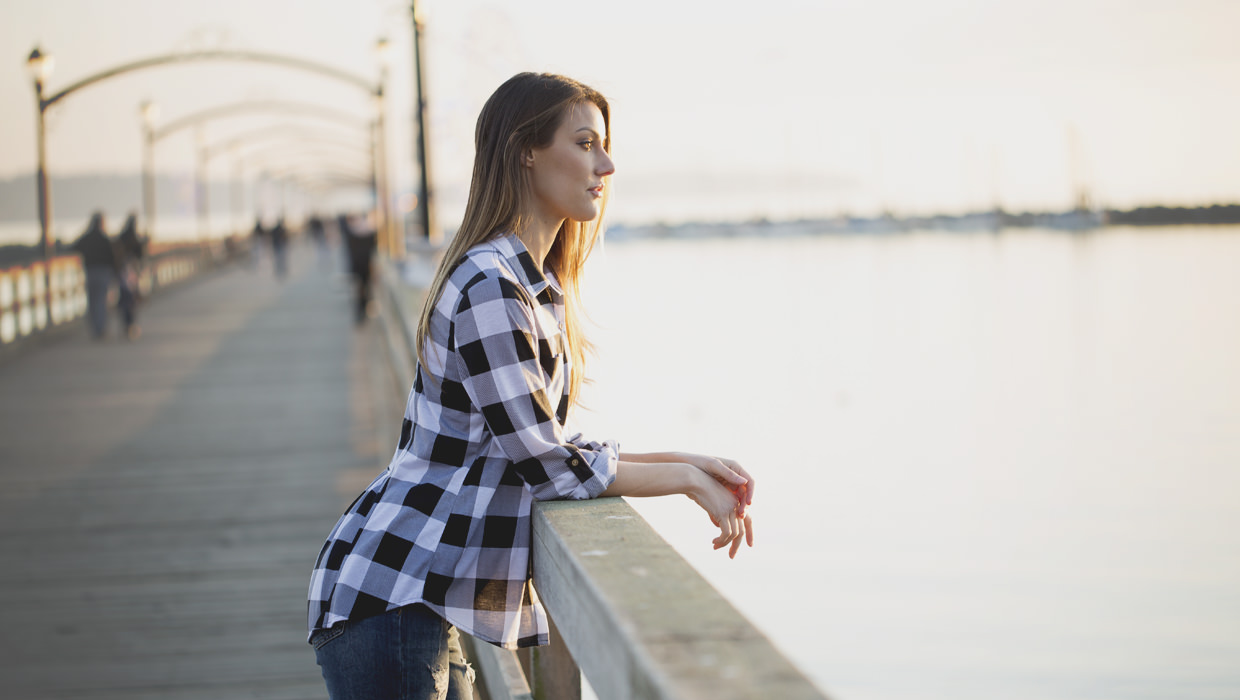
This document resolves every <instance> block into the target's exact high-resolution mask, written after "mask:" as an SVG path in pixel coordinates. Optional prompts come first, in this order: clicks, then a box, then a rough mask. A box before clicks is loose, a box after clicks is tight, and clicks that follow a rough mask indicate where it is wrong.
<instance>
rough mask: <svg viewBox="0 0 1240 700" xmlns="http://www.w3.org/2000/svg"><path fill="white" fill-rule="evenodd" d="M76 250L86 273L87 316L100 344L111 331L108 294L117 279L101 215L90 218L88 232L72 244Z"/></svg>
mask: <svg viewBox="0 0 1240 700" xmlns="http://www.w3.org/2000/svg"><path fill="white" fill-rule="evenodd" d="M73 249H74V250H76V251H77V252H78V254H79V255H81V256H82V267H83V268H85V269H86V315H87V318H88V319H89V321H90V333H91V336H92V337H93V338H95V340H101V339H103V337H104V336H105V335H106V334H107V330H108V292H109V291H111V288H112V280H114V279H116V271H117V268H116V253H115V251H113V250H112V242H111V241H109V240H108V234H107V232H106V231H105V230H104V219H103V213H102V212H98V211H97V212H95V213H94V214H91V217H90V223H89V224H87V226H86V231H84V232H83V233H82V235H81V236H79V237H78V239H77V240H76V241H74V242H73Z"/></svg>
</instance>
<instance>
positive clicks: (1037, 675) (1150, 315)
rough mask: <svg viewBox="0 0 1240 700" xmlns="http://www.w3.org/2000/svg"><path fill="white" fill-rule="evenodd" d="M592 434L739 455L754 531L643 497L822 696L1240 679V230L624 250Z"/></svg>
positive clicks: (1236, 688)
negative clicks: (736, 543)
mask: <svg viewBox="0 0 1240 700" xmlns="http://www.w3.org/2000/svg"><path fill="white" fill-rule="evenodd" d="M591 267H592V269H591V270H590V279H589V280H588V283H589V285H590V286H589V287H588V288H587V289H586V298H587V304H588V307H589V310H590V314H591V316H592V318H593V319H594V320H595V321H596V322H597V323H598V324H599V325H600V326H601V327H600V328H599V329H597V330H595V332H594V333H593V335H592V337H593V339H594V340H595V341H596V343H597V344H598V345H599V347H600V355H599V357H598V358H597V359H596V360H595V361H594V363H593V365H592V372H591V373H592V375H593V377H594V379H595V380H596V383H595V384H594V385H593V386H592V387H591V388H589V389H588V391H587V393H586V395H585V400H586V402H587V403H588V404H589V405H590V408H591V409H592V411H591V412H589V413H585V414H583V415H582V416H581V423H582V427H583V428H584V429H585V430H586V432H587V434H589V435H592V436H597V437H613V436H614V437H617V438H619V439H620V440H621V444H622V446H623V447H624V448H625V449H628V450H633V451H644V450H662V449H683V450H694V451H702V452H713V453H716V454H721V455H727V456H732V457H735V458H737V459H740V460H741V461H742V463H743V464H745V465H747V467H748V468H749V469H750V471H751V472H752V473H753V474H754V475H755V477H756V480H757V482H758V490H757V499H756V501H755V507H754V514H755V517H756V518H757V523H756V527H755V530H756V533H757V539H758V542H757V546H756V547H755V548H754V549H752V550H743V551H742V552H741V553H740V555H738V557H737V559H736V560H735V561H729V560H728V559H727V557H726V556H725V555H722V554H721V553H720V552H714V551H712V550H711V549H710V544H709V540H710V538H711V537H712V533H711V528H710V525H709V523H708V522H707V519H706V517H705V515H704V514H702V513H700V512H699V511H697V510H696V507H695V506H694V505H693V504H691V503H690V502H688V501H686V500H685V499H680V498H672V499H647V500H642V499H632V502H633V504H634V505H635V506H636V507H637V508H638V509H639V510H640V511H641V512H642V513H643V515H645V516H646V517H647V519H648V520H650V521H651V522H652V523H653V524H654V525H655V526H656V528H658V529H659V531H660V532H661V533H662V534H663V535H664V536H665V537H666V538H667V539H668V540H669V541H670V542H671V543H672V544H673V546H675V547H676V548H677V549H678V550H679V551H681V552H682V554H683V555H684V556H685V557H686V558H687V559H688V560H689V561H690V562H691V563H692V564H693V565H694V566H695V567H697V568H698V569H699V570H700V571H702V573H703V574H704V575H705V576H706V577H707V578H708V579H709V580H710V581H711V582H712V583H713V584H714V585H715V586H716V587H717V588H719V589H720V590H721V591H723V592H724V594H725V595H727V596H728V597H729V598H730V599H731V600H732V601H733V602H734V603H735V604H736V605H737V607H739V608H740V609H741V610H742V611H743V612H744V613H745V614H746V615H747V616H748V617H749V618H750V619H752V620H753V621H755V622H756V623H757V624H758V626H759V627H760V628H761V629H763V631H764V632H766V633H767V634H768V636H770V637H771V638H772V640H773V641H774V642H775V643H776V645H777V646H779V647H780V648H781V649H783V650H784V651H785V653H787V654H788V655H789V656H790V657H792V658H793V659H794V660H795V661H796V662H797V663H798V665H799V666H801V667H802V668H803V669H804V670H805V671H806V672H807V674H808V675H810V676H811V678H812V679H813V680H814V681H815V682H816V683H817V684H818V685H819V686H820V687H821V688H823V689H824V690H825V691H827V692H828V693H830V694H831V695H833V696H834V697H837V698H841V699H843V700H894V699H903V698H918V699H922V700H924V699H926V698H939V697H942V698H947V697H951V698H954V699H966V698H988V699H992V698H1000V697H1001V698H1005V699H1006V700H1015V699H1020V698H1055V699H1056V700H1072V699H1076V698H1080V699H1085V698H1236V697H1240V509H1238V508H1237V507H1236V501H1237V494H1240V361H1237V358H1240V274H1238V273H1240V227H1214V228H1190V227H1176V228H1165V229H1111V230H1106V231H1103V232H1096V233H1091V234H1084V235H1082V234H1075V235H1074V234H1068V233H1061V232H1049V231H1036V230H1016V231H1009V232H1005V233H1003V234H1001V235H992V234H985V233H982V234H950V233H913V234H902V235H889V236H823V237H800V238H780V239H762V238H741V239H716V240H694V241H677V240H637V241H612V242H609V243H608V244H607V247H606V249H605V250H604V251H603V252H602V253H601V254H596V257H595V258H594V260H593V261H592V263H591Z"/></svg>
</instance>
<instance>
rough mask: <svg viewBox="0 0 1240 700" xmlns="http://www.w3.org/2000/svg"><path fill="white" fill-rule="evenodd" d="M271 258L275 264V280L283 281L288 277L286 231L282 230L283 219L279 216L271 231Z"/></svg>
mask: <svg viewBox="0 0 1240 700" xmlns="http://www.w3.org/2000/svg"><path fill="white" fill-rule="evenodd" d="M270 235H271V257H272V259H273V261H274V262H275V267H276V279H279V280H283V279H284V278H285V276H287V275H288V229H286V228H284V217H283V216H281V217H280V218H279V220H278V221H276V225H275V226H273V227H272V229H271V234H270Z"/></svg>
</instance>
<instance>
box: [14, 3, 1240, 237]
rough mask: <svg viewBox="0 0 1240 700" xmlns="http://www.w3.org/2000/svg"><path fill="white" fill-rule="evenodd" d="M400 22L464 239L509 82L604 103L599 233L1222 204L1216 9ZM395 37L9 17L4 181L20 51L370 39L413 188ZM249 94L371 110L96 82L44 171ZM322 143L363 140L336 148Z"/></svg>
mask: <svg viewBox="0 0 1240 700" xmlns="http://www.w3.org/2000/svg"><path fill="white" fill-rule="evenodd" d="M418 5H419V11H420V14H421V15H422V16H423V18H424V21H425V27H426V31H425V52H426V53H425V55H426V66H427V81H426V82H427V92H428V98H429V104H430V107H429V110H430V128H429V133H430V135H431V158H432V160H431V163H432V168H431V174H432V178H433V182H434V189H435V191H436V192H437V193H438V195H439V202H440V218H441V219H442V220H452V219H453V218H454V217H456V218H458V219H459V213H460V209H461V207H462V206H463V202H464V197H465V193H466V188H467V187H468V176H469V170H470V163H471V160H472V136H473V125H474V120H475V119H476V117H477V113H478V110H479V109H480V107H481V105H482V103H483V102H484V101H485V99H486V97H487V96H488V95H489V94H490V93H491V91H493V90H494V88H495V87H497V86H498V85H499V84H500V83H501V82H503V80H505V79H506V78H508V77H509V76H511V75H512V74H514V73H517V72H520V71H523V70H536V71H543V70H546V71H553V72H558V73H564V74H566V75H570V76H572V77H575V78H578V79H580V80H582V81H584V82H586V83H588V84H591V85H593V86H594V87H596V88H598V89H599V90H601V91H602V92H603V93H604V94H605V95H607V96H608V98H609V100H610V101H611V103H612V109H613V123H612V131H613V141H614V154H613V155H614V157H615V160H616V164H617V173H616V176H615V178H614V182H615V198H614V199H613V203H612V206H611V208H610V210H609V211H610V213H609V217H610V218H611V219H612V221H618V222H626V223H627V222H632V223H650V222H669V223H670V222H676V221H683V220H690V219H697V220H702V219H705V220H727V219H741V220H745V219H752V218H759V217H764V218H770V219H776V220H778V219H792V218H799V217H806V216H834V215H839V214H858V215H869V214H874V213H877V212H879V211H882V210H891V211H893V212H895V213H897V214H905V215H909V214H928V213H939V212H946V213H952V212H963V211H968V210H978V209H989V208H992V207H993V206H995V205H996V204H998V205H1001V206H1003V207H1004V208H1005V209H1008V210H1009V211H1024V210H1061V209H1065V208H1068V207H1070V206H1071V205H1072V203H1073V201H1074V197H1075V194H1076V193H1077V192H1078V191H1079V190H1081V189H1084V190H1085V191H1087V192H1088V193H1089V195H1090V196H1091V197H1092V198H1093V200H1094V201H1096V202H1097V203H1098V204H1100V205H1103V206H1109V207H1117V208H1128V207H1132V206H1137V205H1143V204H1154V203H1163V204H1172V205H1198V204H1209V203H1215V202H1234V201H1238V200H1240V129H1237V128H1236V125H1237V124H1240V91H1238V90H1236V89H1235V86H1236V85H1237V84H1240V42H1238V41H1236V40H1235V37H1234V29H1235V27H1237V26H1240V2H1235V1H1233V0H1178V1H1176V2H1171V1H1170V0H1167V1H1158V2H1155V1H1152V0H1038V1H1036V2H1034V1H1026V0H807V1H801V0H764V1H763V2H734V1H732V0H715V1H713V2H705V1H703V2H691V1H688V0H625V2H615V3H606V4H602V3H593V4H587V3H578V2H568V1H567V0H525V1H523V2H520V3H517V2H497V1H490V2H488V1H485V0H423V1H422V2H419V3H418ZM409 17H410V14H409V5H408V3H405V2H397V1H395V0H356V1H354V2H348V3H344V2H334V1H328V0H213V2H210V3H206V2H186V1H183V0H159V1H157V0H109V2H90V1H88V0H4V2H3V3H2V4H0V47H3V49H4V50H3V52H2V53H0V178H9V177H14V176H17V175H21V174H25V173H29V172H31V171H32V170H33V169H34V166H35V146H34V140H35V139H34V134H35V113H36V110H35V106H34V98H33V90H32V87H31V81H30V77H29V75H28V73H27V71H26V67H25V59H26V56H27V55H28V54H29V52H30V49H31V48H33V47H34V46H35V45H39V46H40V47H42V49H43V51H44V52H45V53H49V54H52V55H53V56H54V57H55V72H54V73H53V74H52V76H51V77H50V79H49V80H48V82H47V88H48V90H49V91H52V92H54V91H57V90H59V89H62V88H64V87H66V86H68V85H69V84H71V83H72V82H74V81H76V80H78V79H80V78H83V77H86V76H88V75H91V74H94V73H96V72H99V71H102V70H105V69H108V68H111V67H114V66H116V65H120V64H123V63H126V62H129V61H133V60H137V59H141V58H145V57H149V56H155V55H162V54H168V53H172V52H179V51H187V50H193V49H206V48H229V49H245V50H252V51H264V52H270V53H279V54H285V55H291V56H296V57H300V58H304V59H309V60H313V61H317V62H320V63H323V64H328V65H331V66H334V67H337V68H339V69H341V70H344V71H347V72H350V73H353V74H356V75H359V76H363V77H367V78H369V79H373V80H375V81H377V80H378V75H379V67H378V61H377V60H376V53H375V51H374V44H375V41H376V39H377V38H379V37H381V36H382V37H386V38H387V39H388V40H389V42H390V46H391V49H390V52H389V54H390V55H389V61H390V63H389V69H388V78H389V80H388V90H387V95H388V100H387V103H388V111H387V116H388V121H387V124H388V145H389V150H388V162H389V167H390V170H391V173H392V178H393V182H394V183H395V184H396V185H397V188H398V190H400V191H407V190H409V189H410V188H412V187H413V184H414V175H415V173H416V170H415V166H414V156H413V152H414V151H413V146H412V136H411V134H412V113H413V111H412V110H413V108H412V98H411V95H412V84H413V79H412V70H411V65H412V60H411V52H410V44H411V42H410V34H411V32H410V21H409ZM5 55H7V56H8V58H7V59H5V58H4V56H5ZM246 99H277V100H282V101H296V102H300V103H314V104H318V105H324V106H330V107H332V108H334V109H338V110H342V111H345V112H348V113H350V114H356V115H357V116H358V117H359V118H366V117H367V115H368V114H369V113H370V110H371V109H372V106H371V101H370V98H369V97H368V96H367V95H366V94H364V93H363V92H362V91H359V90H357V89H355V88H351V87H349V86H347V85H337V84H334V83H332V81H330V80H324V79H322V78H320V77H317V76H313V75H301V74H298V73H296V72H293V71H289V70H285V69H280V68H273V67H266V66H258V65H253V64H237V63H227V64H223V63H220V64H206V63H200V64H177V65H175V66H172V67H166V68H159V69H151V70H147V71H141V72H135V73H131V74H127V75H123V76H118V77H115V78H111V79H109V80H107V81H103V82H100V83H98V84H96V85H94V86H91V87H89V88H86V89H83V90H81V91H79V92H76V93H74V94H73V95H70V96H69V97H67V98H66V99H65V100H63V101H62V102H60V103H58V104H57V105H55V106H53V107H52V108H51V109H50V110H49V113H48V142H47V143H48V146H47V148H48V162H49V169H50V170H51V172H53V173H54V174H59V175H69V174H88V173H134V172H138V170H139V169H140V167H141V130H140V126H139V124H140V122H139V117H138V105H139V104H140V103H141V102H142V101H143V100H152V101H154V102H156V103H157V104H159V106H160V119H161V123H164V124H167V123H169V122H171V121H173V120H175V119H177V118H179V117H181V116H185V115H188V114H193V113H195V112H197V111H200V110H202V109H206V108H208V107H211V106H217V105H221V104H227V103H233V102H237V101H240V100H246ZM263 120H265V121H263ZM277 120H278V121H277ZM273 123H279V124H286V125H290V128H291V125H292V124H294V123H297V124H303V123H306V122H304V121H300V118H299V117H294V116H289V115H284V116H267V117H261V118H260V117H256V116H255V117H250V118H249V119H248V121H247V120H245V119H234V120H218V121H212V122H210V123H208V125H207V126H206V127H205V129H204V131H205V132H206V133H204V135H203V137H202V138H203V139H204V142H205V143H208V144H210V143H219V142H222V141H223V140H226V139H228V138H229V137H230V135H236V134H239V133H243V132H244V131H245V130H247V129H248V130H253V129H255V128H257V127H258V126H260V125H261V124H267V125H270V124H273ZM299 128H301V127H299ZM314 128H315V129H319V130H328V129H337V130H338V131H335V132H333V133H334V134H336V135H338V136H340V137H341V138H342V139H346V140H348V139H353V140H358V139H360V138H361V137H360V136H358V135H357V134H356V133H353V134H349V135H346V134H345V132H346V131H347V130H346V129H345V128H344V127H339V126H331V127H329V126H327V125H320V126H315V127H314ZM320 133H326V132H325V131H321V132H320ZM194 139H195V136H194V135H193V134H192V133H190V132H185V133H183V134H180V135H177V136H170V137H168V138H167V139H164V140H162V141H161V142H160V143H159V144H158V146H157V149H156V157H155V160H156V167H157V169H158V170H160V171H161V172H172V173H188V172H190V171H192V169H193V167H194V153H195V146H194V144H195V140H194ZM273 149H274V150H273ZM290 150H298V151H310V150H313V151H315V154H314V155H308V154H306V153H299V154H297V155H293V154H290ZM267 151H268V154H269V155H268V156H266V157H267V158H268V159H277V160H278V159H298V158H300V159H301V160H302V161H303V162H306V161H308V160H313V161H314V162H320V163H321V162H326V161H327V160H328V159H330V160H332V162H333V163H339V164H340V167H341V168H342V169H346V170H357V169H364V167H365V166H364V163H362V162H360V161H358V158H359V156H357V155H356V154H352V155H350V154H349V153H348V151H347V149H344V148H338V149H336V150H335V151H331V153H332V154H333V155H330V156H329V155H325V154H326V153H327V151H328V149H326V148H320V149H309V148H306V147H304V146H298V147H290V146H287V145H285V146H275V147H272V148H268V149H267ZM346 161H347V162H346ZM255 162H256V163H257V162H258V159H256V160H255ZM209 167H210V176H211V177H212V178H216V179H225V178H227V177H229V175H230V173H231V172H232V170H231V168H232V166H231V165H230V164H229V162H228V159H227V158H224V157H220V158H216V159H213V160H212V161H211V164H210V166H209ZM254 167H259V166H257V165H255V166H254ZM272 167H274V166H272Z"/></svg>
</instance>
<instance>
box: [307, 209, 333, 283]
mask: <svg viewBox="0 0 1240 700" xmlns="http://www.w3.org/2000/svg"><path fill="white" fill-rule="evenodd" d="M306 231H307V232H308V233H309V234H310V241H311V242H312V243H313V244H314V249H315V251H316V253H317V255H318V260H319V269H320V270H326V269H327V267H328V265H329V264H330V262H331V255H330V253H329V252H328V250H327V227H326V226H324V225H323V219H322V218H321V217H319V215H318V214H314V215H313V216H311V217H310V219H309V221H307V222H306Z"/></svg>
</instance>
